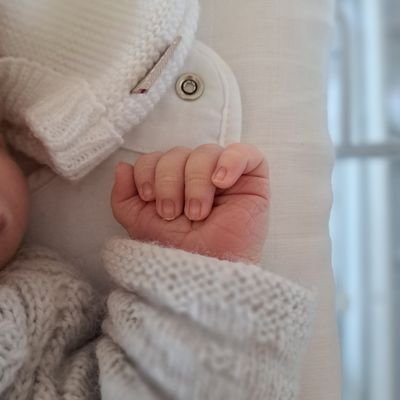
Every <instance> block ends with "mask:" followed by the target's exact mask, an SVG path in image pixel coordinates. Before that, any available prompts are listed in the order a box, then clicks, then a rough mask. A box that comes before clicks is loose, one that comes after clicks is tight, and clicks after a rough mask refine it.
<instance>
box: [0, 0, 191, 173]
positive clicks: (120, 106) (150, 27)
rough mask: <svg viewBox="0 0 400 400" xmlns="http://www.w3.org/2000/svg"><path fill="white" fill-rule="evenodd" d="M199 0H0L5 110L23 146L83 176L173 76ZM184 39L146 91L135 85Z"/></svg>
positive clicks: (0, 83)
mask: <svg viewBox="0 0 400 400" xmlns="http://www.w3.org/2000/svg"><path fill="white" fill-rule="evenodd" d="M198 14H199V6H198V1H197V0H118V1H108V0H93V1H90V2H87V1H80V0H70V1H62V0H56V1H51V2H49V1H46V0H35V1H34V2H31V1H24V0H15V1H11V2H10V1H8V0H0V119H1V118H3V119H4V120H5V123H4V122H3V127H2V128H3V129H4V130H6V131H7V132H8V134H9V137H10V140H11V141H12V142H13V144H14V145H15V146H16V147H17V148H18V149H20V150H22V151H24V152H25V153H27V154H28V155H30V156H32V157H34V158H35V159H36V160H38V161H39V162H41V163H46V164H48V165H49V166H50V167H52V168H53V169H54V170H55V171H56V172H57V173H59V174H61V175H63V176H65V177H67V178H70V179H77V178H80V177H82V176H84V175H85V174H87V173H88V172H89V171H91V170H92V169H93V168H94V167H95V166H96V165H98V164H99V163H100V162H101V161H103V160H104V159H105V158H107V157H108V156H109V155H110V154H111V153H112V152H113V151H114V150H115V149H116V148H117V147H118V146H120V145H121V143H122V140H123V139H122V137H123V135H124V134H126V133H127V132H129V131H130V130H132V128H133V127H134V126H135V125H137V124H138V123H139V122H140V121H142V120H143V118H144V117H145V116H146V115H147V114H148V113H149V112H150V111H151V110H152V108H153V107H154V105H155V104H156V103H157V102H158V101H159V100H160V98H161V96H162V95H163V94H164V93H165V92H166V90H167V88H168V87H169V86H170V85H171V84H172V83H173V81H174V79H176V77H177V75H178V73H179V71H180V69H181V67H182V66H183V63H184V61H185V58H186V56H187V54H188V53H189V51H190V48H191V45H192V42H193V40H194V34H195V30H196V27H197V20H198ZM179 36H181V37H182V40H181V42H180V43H179V45H178V47H177V49H176V50H175V52H174V53H173V54H172V56H171V58H170V60H169V61H168V62H167V64H166V66H165V68H164V69H163V71H162V73H161V76H160V77H159V78H158V79H157V80H156V81H155V83H154V85H153V86H152V87H151V89H150V91H149V92H148V93H146V94H131V93H130V92H131V89H132V88H134V87H135V86H136V85H137V84H138V83H139V82H140V81H141V80H142V79H143V78H144V77H145V76H146V74H147V73H148V72H149V71H150V70H151V68H152V67H153V66H154V65H155V64H156V63H157V61H158V60H159V59H160V57H161V56H162V54H163V53H164V52H165V51H166V49H167V48H168V47H169V46H170V45H171V43H173V41H174V40H175V39H176V38H177V37H179Z"/></svg>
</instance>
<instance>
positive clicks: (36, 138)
mask: <svg viewBox="0 0 400 400" xmlns="http://www.w3.org/2000/svg"><path fill="white" fill-rule="evenodd" d="M0 88H1V90H2V92H3V94H2V96H1V99H2V104H1V108H2V110H3V113H4V115H6V116H7V121H9V122H10V123H11V124H12V125H13V131H12V132H11V134H10V135H9V138H10V140H11V141H12V142H13V143H14V145H15V146H16V147H17V148H19V149H21V150H23V151H24V152H25V153H27V154H28V155H29V156H31V157H33V158H35V159H37V160H38V161H39V162H43V163H46V164H49V165H50V166H51V167H52V168H53V169H54V170H55V171H56V172H57V173H59V174H60V175H62V176H65V177H67V178H69V179H77V178H80V177H81V176H83V175H85V174H86V173H87V171H88V170H90V169H91V168H92V167H93V166H94V165H97V164H99V163H100V162H101V161H103V160H104V159H105V158H107V157H108V156H109V155H110V154H111V153H112V152H113V151H114V150H115V149H116V148H118V146H120V145H121V143H122V138H121V137H120V135H118V134H117V133H116V131H115V129H114V127H113V126H112V124H110V122H109V121H108V120H107V118H106V109H105V107H104V106H103V105H101V104H100V103H99V102H98V101H97V100H96V97H95V96H94V94H93V93H92V92H91V90H90V88H89V86H88V84H87V83H86V82H85V81H83V80H81V79H73V78H68V79H67V78H65V77H63V76H62V75H61V74H58V73H57V72H55V71H52V70H50V69H48V68H46V67H43V66H41V65H39V64H37V63H33V62H30V61H28V60H24V59H16V58H5V59H1V60H0ZM27 131H28V132H27Z"/></svg>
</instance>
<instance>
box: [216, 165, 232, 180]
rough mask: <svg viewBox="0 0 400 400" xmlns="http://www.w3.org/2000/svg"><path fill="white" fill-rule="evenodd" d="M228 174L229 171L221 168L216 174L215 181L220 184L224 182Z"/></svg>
mask: <svg viewBox="0 0 400 400" xmlns="http://www.w3.org/2000/svg"><path fill="white" fill-rule="evenodd" d="M227 174H228V171H227V169H226V168H225V167H221V168H220V169H219V170H218V171H217V172H216V173H215V174H214V178H213V179H214V180H215V181H218V182H222V181H223V180H224V179H225V177H226V175H227Z"/></svg>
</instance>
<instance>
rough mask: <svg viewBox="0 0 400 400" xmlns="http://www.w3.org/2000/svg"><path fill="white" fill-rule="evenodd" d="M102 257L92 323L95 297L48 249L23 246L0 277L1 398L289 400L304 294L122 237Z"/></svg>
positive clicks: (232, 267)
mask: <svg viewBox="0 0 400 400" xmlns="http://www.w3.org/2000/svg"><path fill="white" fill-rule="evenodd" d="M104 259H105V265H106V268H107V270H108V272H109V273H110V275H111V277H112V279H113V280H114V282H115V284H116V287H117V288H116V289H115V290H114V291H113V292H112V293H111V295H110V296H109V297H108V300H107V310H106V317H105V319H104V321H103V323H102V324H101V321H102V320H103V318H102V316H103V304H104V303H103V301H102V300H101V299H100V298H99V297H98V295H97V294H96V293H95V291H94V290H93V289H92V288H91V287H90V286H89V284H88V283H86V282H84V281H82V280H81V279H80V278H79V276H78V275H77V274H76V272H74V270H73V269H72V267H70V266H68V265H66V264H65V263H63V262H62V260H60V259H59V258H58V257H57V256H56V255H55V254H53V253H51V252H49V251H46V250H42V249H27V250H23V251H22V252H21V253H20V254H19V256H18V258H17V259H16V260H15V261H14V262H13V263H12V264H11V265H10V266H9V267H8V268H7V270H6V271H5V272H4V273H2V274H1V275H0V398H1V399H3V400H27V399H33V400H39V399H40V400H57V399H64V400H72V399H73V400H88V399H99V398H102V399H106V400H108V399H109V400H125V399H126V400H128V399H140V400H150V399H151V400H156V399H157V400H159V399H168V400H170V399H176V400H188V399H190V400H211V399H212V400H226V399H230V400H265V399H268V400H293V399H295V398H296V385H297V380H298V372H299V371H298V366H299V359H300V355H301V354H302V352H303V351H304V345H305V341H306V338H307V333H308V328H309V323H310V316H311V314H312V304H313V296H312V295H311V294H310V292H308V291H307V290H305V289H304V288H302V287H300V286H297V285H296V284H294V283H291V282H289V281H286V280H285V279H282V278H280V277H278V276H275V275H273V274H271V273H269V272H267V271H265V270H263V269H262V268H261V267H258V266H255V265H245V264H243V263H231V262H228V261H221V260H217V259H212V258H208V257H203V256H199V255H194V254H190V253H187V252H184V251H179V250H174V249H166V248H161V247H158V246H156V245H152V244H144V243H138V242H135V241H132V240H128V239H115V240H113V241H111V242H110V243H109V244H108V245H107V248H106V250H105V255H104ZM101 325H102V333H100V327H101ZM97 334H99V338H98V339H94V338H95V337H96V336H97Z"/></svg>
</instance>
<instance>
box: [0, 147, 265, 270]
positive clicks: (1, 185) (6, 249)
mask: <svg viewBox="0 0 400 400" xmlns="http://www.w3.org/2000/svg"><path fill="white" fill-rule="evenodd" d="M268 205H269V191H268V169H267V163H266V161H265V159H264V157H263V155H262V154H261V152H259V151H258V150H257V149H256V148H255V147H253V146H250V145H246V144H233V145H230V146H228V147H227V148H222V147H220V146H218V145H203V146H200V147H198V148H197V149H194V150H191V149H188V148H183V147H178V148H173V149H172V150H170V151H168V152H166V153H161V152H157V153H151V154H146V155H143V156H141V157H140V158H139V159H138V160H137V162H136V163H135V165H134V166H133V165H130V164H126V163H120V164H118V165H117V167H116V172H115V183H114V187H113V190H112V195H111V206H112V210H113V214H114V216H115V218H116V220H117V221H118V222H119V223H120V224H121V225H122V226H123V227H124V228H125V229H126V231H127V232H128V234H129V235H130V237H131V238H132V239H136V240H139V241H143V242H156V243H158V244H161V245H163V246H166V247H174V248H178V249H182V250H186V251H189V252H193V253H198V254H202V255H207V256H211V257H216V258H220V259H226V260H231V261H237V260H242V261H247V262H251V263H257V262H258V261H260V258H261V253H262V247H263V244H264V241H265V238H266V229H267V212H268ZM28 217H29V195H28V188H27V183H26V180H25V178H24V176H23V174H22V172H21V171H20V169H19V168H18V166H17V165H16V163H15V162H14V161H13V160H12V158H11V156H10V155H9V154H8V152H7V150H6V147H5V146H4V143H3V144H0V267H4V266H5V265H6V264H7V262H9V261H10V259H11V258H12V257H13V255H14V254H15V253H16V251H17V249H18V247H19V245H20V243H21V241H22V238H23V235H24V233H25V230H26V226H27V221H28Z"/></svg>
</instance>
